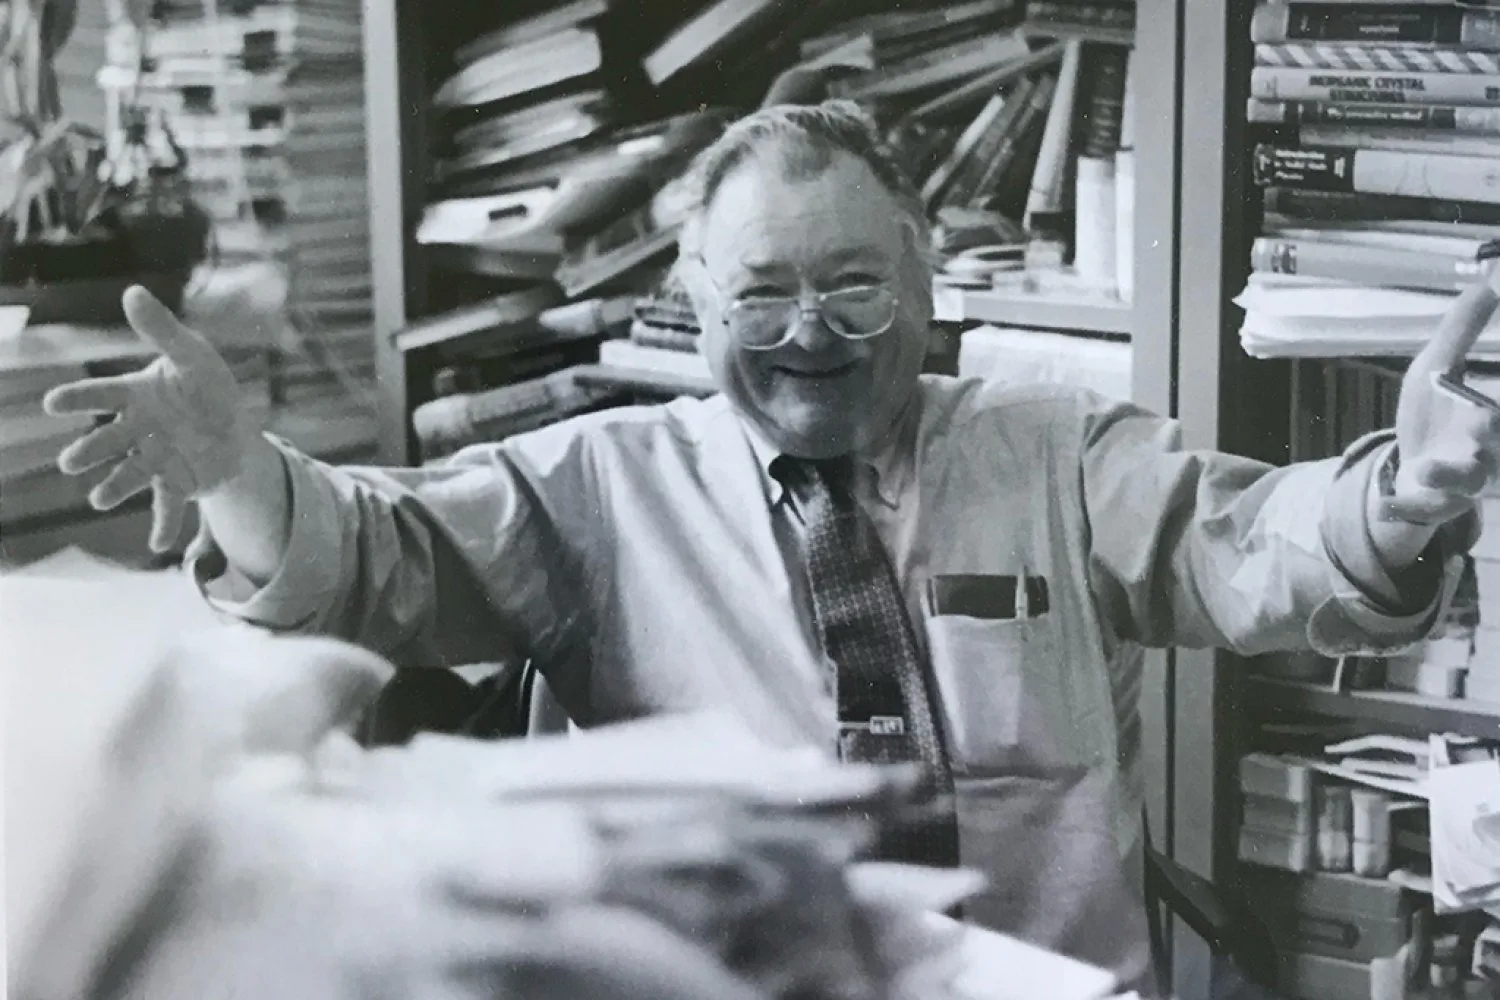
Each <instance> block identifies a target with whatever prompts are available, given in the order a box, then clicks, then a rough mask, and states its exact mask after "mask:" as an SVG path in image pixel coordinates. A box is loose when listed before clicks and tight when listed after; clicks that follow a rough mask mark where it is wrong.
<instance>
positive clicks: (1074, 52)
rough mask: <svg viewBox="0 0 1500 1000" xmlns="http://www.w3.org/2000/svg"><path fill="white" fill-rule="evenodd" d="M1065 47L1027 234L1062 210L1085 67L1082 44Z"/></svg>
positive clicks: (1044, 135)
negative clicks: (1036, 223) (1043, 218)
mask: <svg viewBox="0 0 1500 1000" xmlns="http://www.w3.org/2000/svg"><path fill="white" fill-rule="evenodd" d="M1066 46H1067V47H1066V48H1065V49H1064V50H1063V60H1062V67H1061V68H1060V69H1059V70H1058V74H1057V87H1056V89H1055V90H1054V91H1053V94H1052V104H1051V107H1050V108H1049V109H1048V111H1047V122H1046V125H1044V126H1043V128H1042V148H1041V151H1040V152H1039V153H1037V163H1036V172H1035V173H1034V174H1033V175H1032V180H1031V190H1030V192H1029V193H1028V194H1027V197H1026V217H1025V218H1024V219H1023V220H1022V225H1023V227H1024V228H1025V229H1026V230H1027V231H1028V232H1029V231H1030V230H1031V228H1032V220H1033V219H1034V218H1035V217H1036V216H1037V215H1038V214H1039V213H1040V214H1048V213H1052V212H1056V211H1058V210H1059V209H1060V208H1061V207H1062V194H1063V182H1064V180H1065V179H1066V176H1067V160H1068V147H1069V146H1070V145H1071V144H1072V143H1071V137H1072V134H1073V119H1074V117H1075V116H1074V114H1073V106H1074V104H1075V102H1076V100H1077V96H1078V86H1079V76H1080V75H1081V73H1082V64H1083V43H1082V42H1080V41H1078V40H1077V39H1070V40H1069V41H1068V42H1067V43H1066Z"/></svg>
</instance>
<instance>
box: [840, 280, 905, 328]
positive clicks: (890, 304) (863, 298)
mask: <svg viewBox="0 0 1500 1000" xmlns="http://www.w3.org/2000/svg"><path fill="white" fill-rule="evenodd" d="M895 318H896V297H895V296H894V295H892V294H891V293H890V290H889V289H885V288H879V287H869V288H846V289H842V290H840V291H837V292H831V293H829V294H828V295H827V296H825V297H824V299H823V322H825V323H827V324H828V326H829V328H830V329H831V330H833V332H834V333H837V334H839V335H840V336H844V337H873V336H875V335H876V334H877V333H883V332H885V330H886V328H887V327H889V326H890V325H891V322H892V321H893V320H894V319H895Z"/></svg>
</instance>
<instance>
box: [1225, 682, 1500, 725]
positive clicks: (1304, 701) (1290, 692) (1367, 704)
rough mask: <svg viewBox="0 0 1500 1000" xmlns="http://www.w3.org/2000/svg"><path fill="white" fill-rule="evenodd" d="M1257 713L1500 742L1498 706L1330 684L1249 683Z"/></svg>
mask: <svg viewBox="0 0 1500 1000" xmlns="http://www.w3.org/2000/svg"><path fill="white" fill-rule="evenodd" d="M1245 690H1246V692H1247V693H1248V694H1249V695H1250V697H1251V698H1253V699H1254V702H1255V705H1256V707H1257V709H1259V710H1261V711H1264V712H1268V713H1275V712H1287V713H1299V714H1301V713H1307V714H1313V715H1320V716H1326V717H1328V718H1333V719H1347V720H1353V721H1357V722H1372V723H1378V724H1380V725H1387V726H1394V727H1397V728H1400V729H1407V730H1414V731H1420V732H1442V733H1456V734H1458V735H1459V736H1472V737H1475V738H1480V739H1497V738H1500V705H1496V704H1492V703H1489V702H1481V701H1467V700H1458V699H1453V698H1436V697H1432V696H1430V695H1422V694H1412V693H1409V692H1406V691H1384V690H1369V691H1335V690H1334V689H1333V688H1331V687H1329V686H1328V685H1326V684H1312V683H1308V682H1304V681H1289V680H1281V679H1278V678H1271V677H1250V678H1247V680H1246V684H1245Z"/></svg>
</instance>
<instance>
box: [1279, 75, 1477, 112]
mask: <svg viewBox="0 0 1500 1000" xmlns="http://www.w3.org/2000/svg"><path fill="white" fill-rule="evenodd" d="M1250 96H1251V97H1258V98H1260V99H1262V100H1268V101H1276V100H1280V101H1329V102H1333V103H1345V104H1353V103H1361V104H1365V103H1374V104H1473V105H1481V106H1495V105H1500V75H1493V74H1486V73H1383V72H1382V73H1376V72H1357V73H1347V72H1341V71H1337V70H1332V71H1330V70H1321V69H1284V68H1280V67H1271V66H1257V67H1255V69H1253V70H1251V71H1250Z"/></svg>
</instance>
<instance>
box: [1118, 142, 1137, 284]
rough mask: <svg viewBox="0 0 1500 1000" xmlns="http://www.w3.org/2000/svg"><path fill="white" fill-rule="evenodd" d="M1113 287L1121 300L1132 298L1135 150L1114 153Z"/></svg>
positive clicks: (1133, 282) (1133, 278) (1133, 277)
mask: <svg viewBox="0 0 1500 1000" xmlns="http://www.w3.org/2000/svg"><path fill="white" fill-rule="evenodd" d="M1115 288H1116V291H1117V294H1118V295H1119V296H1120V299H1121V301H1123V302H1125V303H1127V304H1128V303H1130V302H1131V301H1132V300H1133V299H1134V298H1135V151H1134V150H1130V149H1122V150H1120V151H1119V152H1118V153H1116V154H1115Z"/></svg>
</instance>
